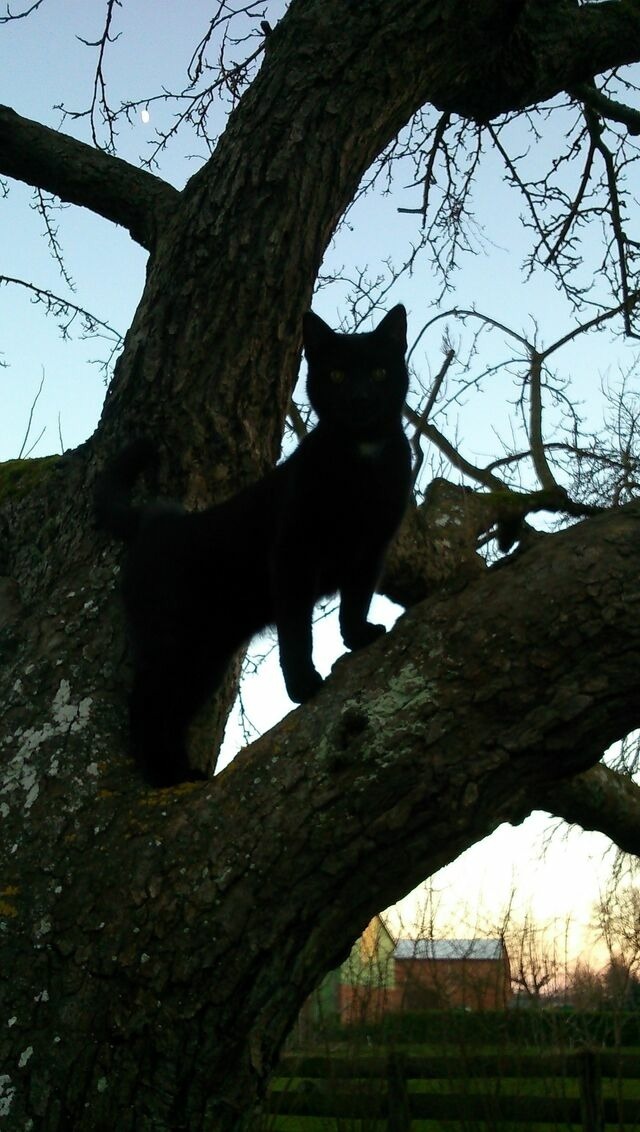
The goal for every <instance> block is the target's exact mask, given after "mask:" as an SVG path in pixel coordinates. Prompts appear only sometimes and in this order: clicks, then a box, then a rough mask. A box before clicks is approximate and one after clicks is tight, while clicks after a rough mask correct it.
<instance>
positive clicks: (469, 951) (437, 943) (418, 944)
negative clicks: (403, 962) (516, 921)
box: [393, 939, 504, 960]
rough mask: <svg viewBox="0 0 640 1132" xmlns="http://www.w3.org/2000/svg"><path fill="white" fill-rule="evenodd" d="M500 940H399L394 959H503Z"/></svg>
mask: <svg viewBox="0 0 640 1132" xmlns="http://www.w3.org/2000/svg"><path fill="white" fill-rule="evenodd" d="M503 955H504V944H503V943H502V940H500V939H399V940H398V942H397V944H396V947H395V951H394V952H393V958H394V959H448V960H452V959H502V957H503Z"/></svg>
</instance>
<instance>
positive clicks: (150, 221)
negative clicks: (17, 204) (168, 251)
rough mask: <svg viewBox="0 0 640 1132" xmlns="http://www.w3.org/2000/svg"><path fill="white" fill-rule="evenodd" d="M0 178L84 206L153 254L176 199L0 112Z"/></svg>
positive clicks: (168, 190)
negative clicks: (22, 183)
mask: <svg viewBox="0 0 640 1132" xmlns="http://www.w3.org/2000/svg"><path fill="white" fill-rule="evenodd" d="M0 173H3V174H5V175H6V176H8V177H15V178H16V180H18V181H25V182H26V183H27V184H29V185H34V186H36V187H37V188H40V189H44V190H46V191H47V192H49V193H53V194H55V196H58V197H60V199H61V200H63V201H68V202H69V203H70V204H78V205H82V206H83V207H84V208H90V209H91V210H92V212H97V213H98V214H99V215H100V216H103V217H104V218H105V219H106V220H111V221H113V223H114V224H121V225H122V226H123V227H124V228H127V229H128V230H129V232H130V233H131V236H132V237H133V239H134V240H136V242H137V243H139V244H142V246H143V247H144V248H148V249H149V250H151V249H152V248H153V246H154V244H155V241H156V236H157V232H158V230H159V228H160V227H161V226H162V224H164V223H166V221H167V219H168V218H169V216H170V212H171V210H172V209H173V210H175V208H176V203H177V201H178V200H179V193H178V191H177V190H176V189H174V188H173V187H172V186H171V185H169V184H167V183H166V182H165V181H162V180H160V178H159V177H155V176H153V174H152V173H147V172H145V171H144V170H142V169H136V168H135V166H133V165H130V164H129V163H128V162H127V161H122V160H121V159H120V158H119V157H112V156H110V155H109V154H106V153H103V152H102V151H100V150H97V149H93V147H92V146H90V145H85V143H84V142H81V141H77V140H76V139H75V138H72V137H69V135H68V134H62V133H59V132H58V131H56V130H51V129H49V127H48V126H42V125H40V124H39V123H38V122H32V121H30V120H29V119H28V118H22V117H21V116H20V115H19V114H16V112H15V111H14V110H12V109H11V108H10V107H8V106H0Z"/></svg>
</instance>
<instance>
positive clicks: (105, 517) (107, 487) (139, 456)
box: [94, 436, 157, 542]
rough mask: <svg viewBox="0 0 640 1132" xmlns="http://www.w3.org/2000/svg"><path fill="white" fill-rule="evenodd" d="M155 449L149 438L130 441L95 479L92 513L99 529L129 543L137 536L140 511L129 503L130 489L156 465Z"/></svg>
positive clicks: (139, 508) (140, 509)
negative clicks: (142, 474) (140, 476)
mask: <svg viewBox="0 0 640 1132" xmlns="http://www.w3.org/2000/svg"><path fill="white" fill-rule="evenodd" d="M156 457H157V453H156V449H155V446H154V445H153V443H152V442H151V440H149V438H148V437H146V436H142V437H139V438H138V439H137V440H132V441H131V443H130V444H127V446H126V448H123V449H122V451H121V452H120V453H119V454H118V455H117V456H116V457H115V459H114V460H112V461H111V463H109V464H107V466H106V468H104V469H103V471H102V472H101V473H100V475H99V476H98V479H97V481H96V487H95V493H94V513H95V518H96V523H97V525H98V526H99V527H102V528H103V529H104V530H106V531H109V533H110V534H112V535H116V537H117V538H121V539H124V540H125V541H126V542H130V541H131V539H133V538H134V537H135V535H136V533H137V530H138V526H139V524H140V516H141V514H142V508H141V507H135V506H134V505H133V504H132V503H131V499H130V496H131V489H132V487H133V485H134V483H135V482H136V480H137V478H138V476H139V475H140V473H141V472H143V471H144V469H145V468H147V467H149V465H150V464H153V463H155V461H156Z"/></svg>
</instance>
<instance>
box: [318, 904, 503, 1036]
mask: <svg viewBox="0 0 640 1132" xmlns="http://www.w3.org/2000/svg"><path fill="white" fill-rule="evenodd" d="M510 998H511V972H510V967H509V956H508V954H507V950H506V948H505V945H504V942H503V940H501V939H440V940H434V939H399V940H396V939H394V937H393V935H392V934H391V932H390V931H389V928H388V927H387V925H386V924H385V922H384V920H383V919H382V917H381V916H374V917H373V919H372V920H371V921H370V923H369V924H368V925H367V927H366V928H365V930H364V931H363V933H362V935H361V936H360V937H359V938H358V939H357V940H356V942H355V943H354V945H353V947H352V949H351V952H350V954H349V956H348V958H347V959H346V960H345V962H344V963H343V964H342V966H341V967H338V968H337V969H336V970H335V971H331V972H330V973H329V974H328V975H327V977H326V978H325V979H324V980H323V982H322V984H321V986H320V987H319V988H318V990H317V991H316V992H315V993H314V994H313V995H311V997H310V998H309V999H308V1001H307V1002H306V1003H305V1006H304V1007H303V1010H302V1011H301V1014H300V1018H299V1023H298V1038H299V1039H303V1040H304V1038H305V1037H308V1036H311V1034H312V1033H313V1031H314V1030H316V1029H317V1028H318V1027H319V1026H321V1024H322V1022H323V1021H324V1022H326V1021H329V1020H332V1019H334V1020H338V1019H339V1020H340V1021H341V1022H343V1023H346V1024H348V1025H353V1024H358V1023H364V1022H377V1021H379V1020H380V1018H381V1017H382V1016H383V1015H384V1014H387V1013H400V1012H401V1011H412V1012H415V1011H418V1012H419V1011H423V1010H447V1009H462V1010H502V1009H504V1008H505V1007H506V1006H507V1005H508V1003H509V1000H510Z"/></svg>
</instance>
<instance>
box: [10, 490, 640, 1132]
mask: <svg viewBox="0 0 640 1132" xmlns="http://www.w3.org/2000/svg"><path fill="white" fill-rule="evenodd" d="M639 552H640V507H638V506H634V507H630V508H628V509H626V510H625V511H622V512H619V513H616V514H612V515H610V516H603V517H602V518H599V519H592V520H589V521H587V522H585V523H582V524H580V525H579V526H576V527H574V528H572V529H571V530H569V531H565V532H563V533H561V534H558V535H555V536H552V537H550V538H549V539H547V540H545V541H544V542H543V543H541V544H540V545H539V546H537V547H535V548H534V549H532V550H531V551H530V552H528V553H527V554H526V555H523V556H522V557H521V558H520V559H516V560H514V561H513V563H512V564H511V566H510V567H509V568H507V569H504V570H502V571H496V572H492V571H488V572H487V573H485V574H484V575H483V576H482V577H481V578H479V579H478V580H477V581H475V582H471V583H469V584H468V585H467V586H466V587H465V588H464V589H462V590H460V591H459V592H457V593H456V594H454V595H451V596H448V597H445V598H439V599H438V598H434V599H431V600H428V601H426V602H424V603H422V604H421V605H419V606H416V607H415V608H414V609H413V610H412V611H411V613H409V614H407V615H406V616H405V617H404V618H403V619H402V620H401V622H400V623H399V625H398V626H397V627H396V629H395V630H394V631H393V632H392V633H391V634H390V635H389V636H388V637H387V638H386V639H384V640H383V641H381V642H379V643H378V644H376V645H374V646H372V647H371V648H370V649H368V650H366V652H364V653H362V654H360V655H359V656H357V657H354V658H351V659H350V660H345V661H342V662H339V664H338V666H337V671H336V673H335V675H334V676H333V677H332V678H331V679H330V681H329V682H328V683H327V686H326V688H325V689H324V690H323V691H322V693H321V694H320V695H319V696H318V698H317V699H316V700H315V701H314V702H313V703H311V704H310V705H308V706H307V707H306V708H305V709H303V710H299V711H296V712H294V713H292V714H291V715H289V716H287V717H286V719H285V720H283V722H282V723H281V724H279V725H278V726H277V727H276V728H274V730H273V731H272V732H270V733H269V734H268V735H266V736H264V737H263V738H262V739H260V740H259V741H258V742H257V743H255V744H253V746H252V747H250V748H248V749H247V750H246V751H245V752H244V753H243V754H242V755H240V756H239V757H238V759H237V760H236V761H235V762H234V763H233V764H232V765H231V766H230V767H229V768H228V769H227V770H225V771H224V772H223V773H222V774H221V775H219V776H218V777H217V778H216V779H215V780H214V781H213V782H212V783H211V784H209V785H203V786H201V785H198V786H186V787H183V788H180V789H177V790H173V791H166V792H160V791H158V792H149V791H145V790H143V789H141V788H137V787H136V786H135V785H133V786H132V783H131V780H130V776H129V775H128V773H126V770H120V771H119V772H117V771H115V770H112V771H111V772H110V773H109V772H108V771H107V770H106V768H105V769H103V768H96V769H95V771H94V774H95V776H96V777H97V778H98V780H99V789H98V790H97V791H96V792H95V793H94V794H93V795H92V796H89V795H88V794H87V793H86V792H85V794H84V797H83V796H81V795H80V793H78V794H77V795H76V796H75V797H69V796H66V795H64V794H61V792H60V789H59V783H58V780H57V777H50V779H49V781H48V783H47V784H46V789H44V790H42V789H41V791H40V793H39V794H38V795H37V796H36V797H34V796H31V797H29V795H28V791H27V784H24V783H23V784H22V790H23V791H24V793H23V795H22V800H23V801H24V809H23V829H22V831H20V832H18V833H17V837H18V839H19V840H18V842H17V844H18V845H19V844H20V839H26V838H27V837H28V836H29V835H30V834H31V832H32V827H36V828H37V827H39V826H40V825H41V824H42V823H43V822H44V821H47V822H48V823H49V824H55V825H56V827H57V828H56V844H55V859H52V860H44V861H42V860H40V861H37V862H36V861H32V865H31V871H30V872H28V873H26V874H25V867H24V854H23V855H22V859H20V857H19V856H18V855H13V857H12V858H11V859H10V860H9V861H8V862H7V863H6V864H5V866H4V868H3V884H4V893H3V912H4V920H5V924H6V933H7V936H8V938H9V939H10V940H11V950H12V952H13V954H20V953H21V952H22V954H23V956H27V955H28V957H29V961H28V963H25V962H23V963H21V964H20V967H19V968H18V971H17V973H15V974H14V975H13V976H12V978H11V983H10V985H5V986H4V988H3V997H4V1002H5V1006H7V1007H8V1008H9V1010H10V1013H9V1015H8V1017H9V1018H11V1019H13V1021H12V1025H11V1027H10V1029H9V1030H8V1031H6V1032H4V1033H3V1035H2V1038H1V1039H0V1040H1V1041H2V1043H3V1045H4V1048H3V1050H2V1052H3V1055H4V1056H3V1064H4V1065H12V1074H11V1081H12V1087H16V1088H18V1087H19V1088H20V1096H19V1097H18V1095H17V1094H16V1096H15V1098H14V1111H15V1114H16V1115H17V1116H22V1115H23V1114H24V1117H25V1118H26V1116H27V1115H29V1116H31V1117H32V1118H33V1119H34V1120H36V1122H38V1121H41V1122H42V1123H41V1124H40V1126H41V1127H43V1128H58V1127H60V1128H70V1127H71V1128H78V1129H87V1130H88V1129H92V1130H95V1129H102V1128H104V1129H106V1128H112V1127H114V1126H117V1127H118V1128H122V1129H128V1128H134V1127H145V1126H146V1125H145V1123H144V1121H148V1122H149V1124H148V1126H149V1127H151V1126H152V1122H153V1121H156V1122H157V1126H159V1127H168V1128H169V1127H170V1128H175V1127H180V1126H181V1124H182V1125H183V1126H185V1127H193V1128H197V1127H201V1126H202V1127H211V1128H233V1127H235V1126H236V1122H237V1119H238V1117H239V1114H240V1112H241V1111H242V1110H243V1106H244V1105H245V1104H246V1101H247V1098H248V1097H249V1095H255V1094H256V1092H257V1093H258V1094H259V1092H260V1089H261V1088H262V1087H263V1085H264V1081H265V1078H266V1076H267V1074H268V1072H269V1070H270V1068H271V1066H272V1063H273V1059H274V1057H275V1056H276V1053H277V1050H278V1047H279V1045H280V1042H281V1040H282V1039H283V1037H284V1036H285V1034H286V1032H287V1029H288V1027H289V1026H290V1025H291V1023H292V1021H293V1019H294V1017H295V1013H296V1010H297V1009H298V1006H299V1004H300V1002H301V1001H302V1000H303V998H304V997H305V995H306V994H307V992H308V991H309V990H310V989H311V988H312V987H313V986H314V985H315V983H316V982H317V980H318V978H319V977H320V975H321V974H322V973H323V972H324V971H325V970H326V969H328V968H329V967H331V966H332V965H334V964H336V963H337V962H338V960H339V959H340V958H341V957H342V956H343V955H344V954H345V953H346V951H347V950H348V948H349V946H350V943H351V941H352V939H353V934H354V931H357V930H358V929H359V928H361V927H363V926H364V924H365V923H366V922H367V920H368V918H369V917H370V916H371V914H372V913H373V912H374V911H375V910H376V909H379V908H380V907H383V906H384V905H386V904H387V903H388V902H389V901H390V900H391V899H393V898H395V897H397V896H398V895H399V894H400V893H401V892H404V891H406V890H407V889H409V888H410V887H411V886H412V885H414V884H415V883H416V882H417V881H419V880H420V879H421V878H422V877H423V876H424V875H425V874H429V873H431V872H432V871H434V870H435V869H436V868H438V867H440V866H441V865H443V864H445V863H446V862H447V861H449V860H451V859H453V858H454V857H455V856H457V855H458V854H459V853H460V852H461V851H462V850H463V849H464V848H466V847H467V846H468V845H470V844H472V843H473V842H475V841H476V840H478V839H479V838H481V837H483V836H485V835H486V834H488V833H489V832H490V831H491V830H492V829H493V828H495V826H496V825H497V824H498V823H499V822H501V821H505V820H511V821H517V820H519V819H521V818H522V817H523V816H524V815H525V814H526V813H527V812H528V811H529V810H530V809H531V805H532V800H533V799H537V798H538V797H539V796H540V793H541V791H542V789H543V788H545V789H547V790H548V791H549V792H551V791H552V789H553V784H554V783H556V782H557V781H563V780H565V779H566V778H567V777H568V776H570V775H572V774H575V773H579V772H583V771H584V770H586V768H588V767H589V766H591V765H593V764H594V763H595V762H596V761H597V760H598V758H599V756H600V752H601V751H602V749H603V748H604V747H605V746H606V745H607V744H609V743H610V742H612V741H613V740H614V739H615V738H617V737H619V736H621V735H623V734H625V733H626V732H627V731H628V730H629V729H630V728H631V727H633V726H637V725H638V723H639V722H640V714H639V707H638V700H637V696H636V694H635V692H636V685H637V660H636V658H637V657H638V656H639V655H640V623H639V622H638V620H637V619H636V618H630V617H629V609H630V608H633V606H634V604H635V603H637V602H638V600H639V598H640V583H639V581H638V574H637V569H636V562H637V557H638V553H639ZM488 611H490V616H489V615H488ZM55 710H57V714H58V718H60V717H61V716H62V715H63V714H64V703H63V697H62V696H60V697H59V698H58V703H57V705H56V708H55ZM81 716H82V707H81V706H80V709H79V712H78V713H77V714H75V715H73V716H72V715H71V714H69V716H68V718H67V721H66V722H67V728H68V730H69V731H70V732H71V731H72V730H73V727H74V725H76V724H78V723H79V722H80V720H81ZM52 796H53V797H52ZM53 798H55V805H53ZM320 910H322V911H321V914H320ZM5 971H6V968H5ZM231 1006H232V1008H233V1021H231V1019H230V1007H231ZM9 1051H11V1055H12V1056H8V1057H7V1054H8V1053H9ZM12 1057H13V1062H12ZM23 1105H24V1108H23V1107H22V1106H23ZM136 1122H139V1123H136ZM19 1126H20V1125H19V1124H16V1127H19Z"/></svg>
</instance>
